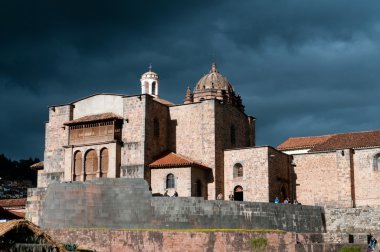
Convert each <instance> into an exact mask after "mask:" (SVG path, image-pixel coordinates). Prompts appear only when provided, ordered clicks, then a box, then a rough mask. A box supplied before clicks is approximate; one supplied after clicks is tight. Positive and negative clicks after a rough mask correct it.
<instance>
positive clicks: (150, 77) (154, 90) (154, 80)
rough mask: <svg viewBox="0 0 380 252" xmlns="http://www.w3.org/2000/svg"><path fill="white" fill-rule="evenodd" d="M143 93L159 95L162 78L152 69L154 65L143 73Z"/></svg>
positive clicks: (141, 80)
mask: <svg viewBox="0 0 380 252" xmlns="http://www.w3.org/2000/svg"><path fill="white" fill-rule="evenodd" d="M140 82H141V94H150V95H153V96H155V97H157V96H158V85H159V82H160V79H159V77H158V74H157V73H155V72H153V71H152V66H149V71H148V72H146V73H144V74H142V75H141V79H140Z"/></svg>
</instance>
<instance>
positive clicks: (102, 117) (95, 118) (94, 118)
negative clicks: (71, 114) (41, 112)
mask: <svg viewBox="0 0 380 252" xmlns="http://www.w3.org/2000/svg"><path fill="white" fill-rule="evenodd" d="M115 119H123V118H122V117H120V116H118V115H116V114H114V113H103V114H96V115H88V116H83V117H80V118H78V119H75V120H71V121H68V122H65V123H64V124H65V125H72V124H79V123H86V122H99V121H108V120H115Z"/></svg>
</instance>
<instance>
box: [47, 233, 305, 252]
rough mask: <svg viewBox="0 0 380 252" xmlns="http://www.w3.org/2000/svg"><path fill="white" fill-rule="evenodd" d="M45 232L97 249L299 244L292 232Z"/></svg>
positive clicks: (197, 251) (176, 251)
mask: <svg viewBox="0 0 380 252" xmlns="http://www.w3.org/2000/svg"><path fill="white" fill-rule="evenodd" d="M45 231H46V232H47V233H48V234H49V235H50V236H51V237H53V239H55V240H57V241H60V242H62V243H75V244H77V245H79V247H81V248H89V249H96V251H99V252H110V251H112V252H119V251H125V252H128V251H148V252H150V251H156V252H160V251H171V252H186V251H191V252H204V251H209V252H211V251H217V252H223V251H225V252H235V251H236V252H238V251H239V252H242V251H252V250H253V247H252V245H251V241H252V240H253V239H257V238H266V239H267V241H268V250H266V251H268V252H269V251H276V252H278V251H281V252H287V251H288V252H294V251H295V244H296V239H295V237H296V235H295V234H294V233H288V232H280V233H278V232H265V233H263V232H174V231H162V232H160V231H125V230H86V229H76V230H68V229H45ZM253 251H255V250H253ZM300 251H302V250H300ZM303 251H305V250H303Z"/></svg>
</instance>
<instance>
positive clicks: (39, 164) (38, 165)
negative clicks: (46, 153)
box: [30, 161, 44, 170]
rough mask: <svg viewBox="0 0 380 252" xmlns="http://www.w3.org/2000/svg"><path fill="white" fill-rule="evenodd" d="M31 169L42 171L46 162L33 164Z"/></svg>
mask: <svg viewBox="0 0 380 252" xmlns="http://www.w3.org/2000/svg"><path fill="white" fill-rule="evenodd" d="M30 168H32V169H33V170H42V169H43V168H44V161H40V162H38V163H35V164H32V165H31V166H30Z"/></svg>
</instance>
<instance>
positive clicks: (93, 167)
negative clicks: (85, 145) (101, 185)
mask: <svg viewBox="0 0 380 252" xmlns="http://www.w3.org/2000/svg"><path fill="white" fill-rule="evenodd" d="M97 171H98V157H97V155H96V151H95V150H94V149H91V150H88V151H87V152H86V155H85V157H84V180H91V179H94V178H96V172H97Z"/></svg>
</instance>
